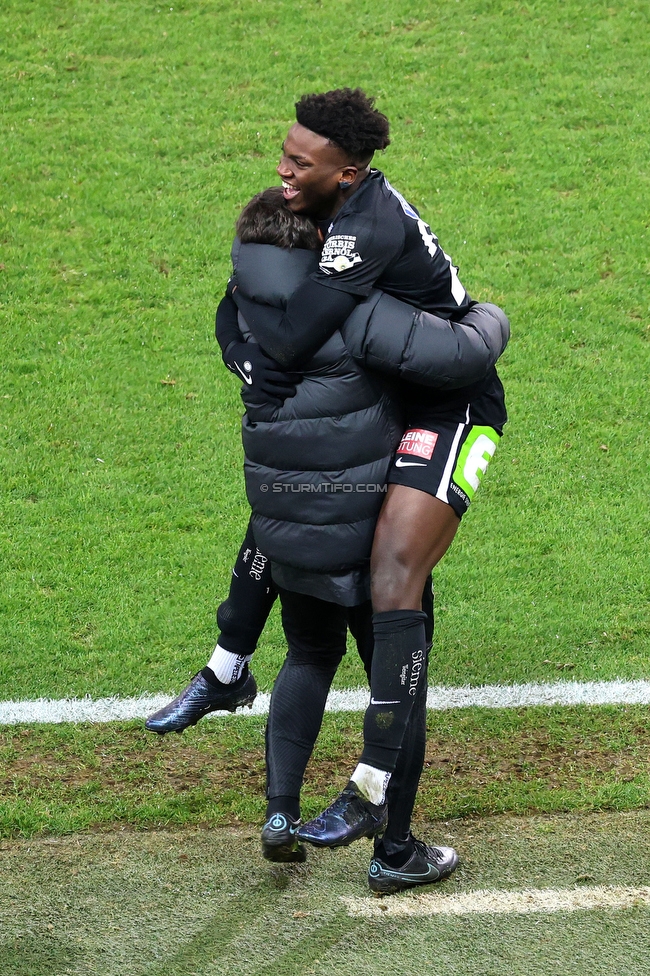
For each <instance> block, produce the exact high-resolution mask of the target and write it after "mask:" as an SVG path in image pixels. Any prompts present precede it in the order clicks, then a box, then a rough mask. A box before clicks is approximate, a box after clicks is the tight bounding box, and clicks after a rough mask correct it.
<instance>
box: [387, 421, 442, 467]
mask: <svg viewBox="0 0 650 976" xmlns="http://www.w3.org/2000/svg"><path fill="white" fill-rule="evenodd" d="M437 440H438V435H437V434H436V433H435V432H434V431H433V430H423V429H422V428H421V427H414V428H413V429H412V430H407V431H406V433H405V434H404V435H403V437H402V439H401V441H400V445H399V447H398V448H397V453H398V454H412V455H414V456H415V457H421V458H427V460H429V459H430V458H431V455H432V454H433V449H434V447H435V446H436V441H437Z"/></svg>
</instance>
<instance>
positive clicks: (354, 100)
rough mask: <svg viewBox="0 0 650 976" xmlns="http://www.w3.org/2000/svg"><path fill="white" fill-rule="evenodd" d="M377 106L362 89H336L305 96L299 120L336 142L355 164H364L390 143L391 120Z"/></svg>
mask: <svg viewBox="0 0 650 976" xmlns="http://www.w3.org/2000/svg"><path fill="white" fill-rule="evenodd" d="M374 105H375V100H374V98H368V96H367V95H366V93H365V92H364V91H363V90H362V89H361V88H335V89H334V90H333V91H328V92H323V93H322V94H320V95H317V94H314V95H303V96H302V98H301V99H300V101H299V102H296V120H297V121H298V122H299V124H300V125H304V127H305V128H306V129H311V131H312V132H317V133H318V135H319V136H325V138H326V139H329V141H330V142H333V143H335V144H336V145H337V146H338V147H339V148H340V149H342V150H343V151H344V152H346V153H347V154H348V155H349V156H350V159H351V160H352V161H354V162H356V163H364V164H365V163H369V162H370V160H371V159H372V156H373V153H374V152H375V151H376V150H377V149H385V148H386V146H387V145H388V144H389V143H390V139H389V138H388V132H389V123H388V119H387V118H386V116H385V115H382V114H381V112H378V111H377V109H376V108H375V107H374Z"/></svg>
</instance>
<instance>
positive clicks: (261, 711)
mask: <svg viewBox="0 0 650 976" xmlns="http://www.w3.org/2000/svg"><path fill="white" fill-rule="evenodd" d="M368 695H369V693H368V689H367V688H350V689H348V690H341V691H332V692H330V694H329V697H328V699H327V706H326V708H327V711H328V712H362V711H364V710H365V708H366V706H367V705H368V701H369V697H368ZM270 697H271V696H270V695H268V694H259V695H258V696H257V698H256V699H255V702H254V704H253V707H252V709H250V710H249V709H240V710H239V712H238V713H237V714H238V715H267V714H268V711H269V701H270ZM170 700H171V696H170V695H142V696H141V697H139V698H97V699H93V698H88V697H87V698H62V699H60V700H58V701H57V700H52V699H49V698H39V699H37V700H36V701H5V702H0V725H16V724H18V723H19V722H20V723H27V724H30V725H33V724H35V723H48V724H49V723H57V722H116V721H125V720H127V719H136V718H146V717H147V716H148V715H151V713H152V712H155V711H157V710H158V709H159V708H162V707H163V706H164V705H166V704H167V703H168V702H169V701H170ZM530 705H650V681H620V680H617V681H555V682H549V683H540V684H526V685H483V686H481V687H471V686H469V685H467V686H465V687H464V688H445V687H443V686H438V687H431V688H429V689H428V694H427V708H430V709H432V710H433V711H445V710H447V709H456V708H523V707H526V706H530ZM230 714H231V713H230V712H213V713H212V715H209V716H207V717H208V718H211V717H213V716H215V717H221V718H223V717H224V716H228V715H230Z"/></svg>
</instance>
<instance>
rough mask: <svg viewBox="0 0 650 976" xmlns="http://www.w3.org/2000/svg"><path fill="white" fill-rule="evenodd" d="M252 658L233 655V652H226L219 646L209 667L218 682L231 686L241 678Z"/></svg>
mask: <svg viewBox="0 0 650 976" xmlns="http://www.w3.org/2000/svg"><path fill="white" fill-rule="evenodd" d="M252 656H253V655H252V654H233V653H232V651H226V650H224V649H223V647H219V645H218V644H217V646H216V647H215V649H214V651H213V654H212V657H211V658H210V660H209V661H208V663H207V667H208V668H210V670H211V671H212V673H213V674H214V676H215V678H216V679H217V681H221V682H223V684H224V685H231V684H233V682H235V681H237V679H238V678H240V677H241V673H242V671H243V670H244V665H245V664H248V662H249V661H250V659H251V658H252Z"/></svg>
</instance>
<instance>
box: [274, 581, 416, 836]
mask: <svg viewBox="0 0 650 976" xmlns="http://www.w3.org/2000/svg"><path fill="white" fill-rule="evenodd" d="M280 600H281V603H282V625H283V627H284V632H285V635H286V638H287V644H288V648H289V649H288V653H287V656H286V658H285V661H284V664H283V666H282V669H281V670H280V673H279V675H278V677H277V679H276V682H275V685H274V688H273V693H272V695H271V705H270V709H269V719H268V725H267V732H266V737H267V738H266V768H267V797H268V798H269V799H271V798H274V797H280V796H286V797H299V796H300V789H301V787H302V781H303V776H304V772H305V768H306V766H307V762H308V761H309V757H310V756H311V754H312V751H313V748H314V744H315V742H316V739H317V737H318V733H319V731H320V728H321V724H322V721H323V713H324V710H325V702H326V700H327V694H328V692H329V689H330V686H331V684H332V680H333V678H334V675H335V674H336V669H337V668H338V666H339V664H340V662H341V660H342V658H343V655H344V654H345V651H346V636H347V631H348V628H349V630H350V632H351V634H352V636H353V637H354V639H355V641H356V644H357V649H358V651H359V656H360V657H361V660H362V662H363V665H364V668H365V671H366V675H367V676H368V680H370V668H371V664H372V650H373V643H374V639H373V627H372V607H371V604H370V601H368V602H366V603H363V604H361V605H359V606H357V607H341V606H339V605H338V604H336V603H328V602H326V601H325V600H318V599H316V598H315V597H312V596H306V595H304V594H301V593H294V592H291V591H289V590H282V589H281V590H280ZM423 609H424V610H425V612H426V614H427V643H428V645H429V646H430V644H431V639H432V635H433V595H432V591H431V585H430V583H429V585H428V586H427V588H426V589H425V593H424V595H423ZM422 677H423V678H424V680H421V681H420V682H419V685H418V692H417V696H416V699H415V701H414V703H413V709H412V711H411V715H410V718H409V721H408V724H407V727H406V732H405V735H404V739H403V742H402V747H401V750H400V754H399V759H398V762H397V766H396V767H395V771H394V773H393V775H392V776H391V780H390V783H389V787H388V792H387V801H388V827H387V829H386V833H385V835H384V847H385V849H386V852H387V853H391V852H392V851H397V850H399V849H400V848H402V847H403V846H404V845H405V844H406V842H407V840H408V837H409V830H410V823H411V815H412V813H413V806H414V803H415V797H416V794H417V789H418V784H419V781H420V774H421V772H422V766H423V764H424V751H425V745H426V693H427V682H426V672H425V674H424V675H423V676H422Z"/></svg>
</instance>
